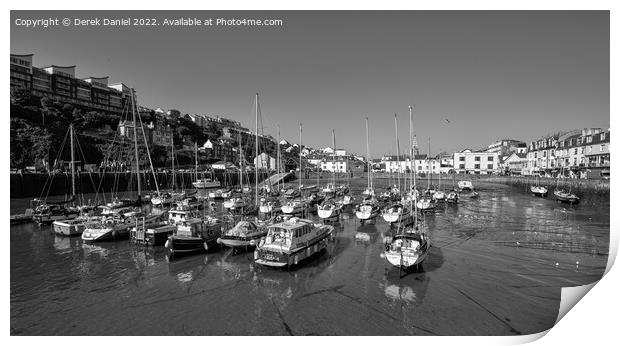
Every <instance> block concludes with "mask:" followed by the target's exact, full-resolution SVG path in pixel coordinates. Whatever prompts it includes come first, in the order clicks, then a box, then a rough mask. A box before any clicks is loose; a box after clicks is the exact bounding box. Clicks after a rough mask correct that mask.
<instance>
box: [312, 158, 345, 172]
mask: <svg viewBox="0 0 620 346" xmlns="http://www.w3.org/2000/svg"><path fill="white" fill-rule="evenodd" d="M319 165H320V166H319V167H320V168H321V170H322V171H325V172H336V173H346V172H350V171H351V160H350V159H349V157H346V156H335V157H334V158H333V159H332V158H329V159H327V158H326V159H323V160H321V161H320V163H319Z"/></svg>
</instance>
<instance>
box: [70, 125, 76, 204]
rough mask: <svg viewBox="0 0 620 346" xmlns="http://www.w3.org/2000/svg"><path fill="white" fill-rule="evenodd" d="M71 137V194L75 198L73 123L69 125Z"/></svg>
mask: <svg viewBox="0 0 620 346" xmlns="http://www.w3.org/2000/svg"><path fill="white" fill-rule="evenodd" d="M69 132H70V133H69V136H70V137H71V164H70V165H69V166H70V167H71V194H72V197H75V153H74V150H73V123H71V125H69Z"/></svg>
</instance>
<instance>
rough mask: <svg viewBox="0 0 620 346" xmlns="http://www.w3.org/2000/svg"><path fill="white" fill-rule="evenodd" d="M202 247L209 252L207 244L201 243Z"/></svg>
mask: <svg viewBox="0 0 620 346" xmlns="http://www.w3.org/2000/svg"><path fill="white" fill-rule="evenodd" d="M202 246H203V247H204V248H205V251H209V244H207V242H204V243H202Z"/></svg>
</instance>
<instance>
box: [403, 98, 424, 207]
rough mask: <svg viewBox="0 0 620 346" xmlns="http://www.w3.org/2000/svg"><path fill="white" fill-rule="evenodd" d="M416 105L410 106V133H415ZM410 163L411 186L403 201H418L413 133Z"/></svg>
mask: <svg viewBox="0 0 620 346" xmlns="http://www.w3.org/2000/svg"><path fill="white" fill-rule="evenodd" d="M414 107H415V106H414ZM414 107H412V106H409V133H410V134H412V133H413V108H414ZM409 163H410V169H409V172H410V173H411V174H410V176H409V185H410V186H409V190H408V191H407V193H406V194H405V195H404V196H403V198H402V202H403V203H408V202H416V201H417V200H418V197H419V195H420V193H419V192H418V188H417V185H416V184H417V183H416V169H415V151H414V148H413V138H412V136H411V135H410V136H409Z"/></svg>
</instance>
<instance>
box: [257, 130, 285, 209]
mask: <svg viewBox="0 0 620 346" xmlns="http://www.w3.org/2000/svg"><path fill="white" fill-rule="evenodd" d="M277 127H278V151H277V153H278V158H277V163H276V167H277V168H276V175H278V176H279V175H280V125H277ZM279 185H280V180H278V189H277V191H276V190H273V187H272V186H271V185H269V189H270V191H269V193H268V194H265V197H262V198H261V200H260V206H259V211H260V212H261V213H262V214H263V215H274V214H275V213H279V212H280V211H281V204H280V200H279V199H278V195H279V194H280V188H279Z"/></svg>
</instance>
